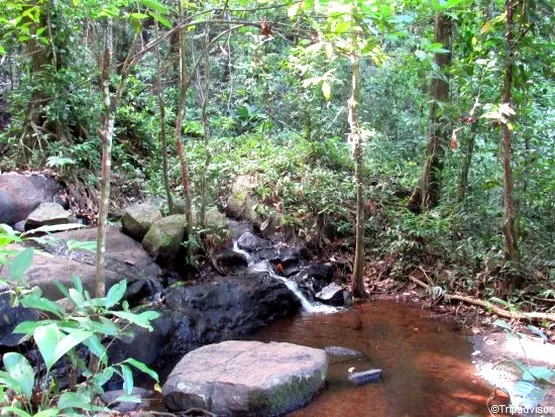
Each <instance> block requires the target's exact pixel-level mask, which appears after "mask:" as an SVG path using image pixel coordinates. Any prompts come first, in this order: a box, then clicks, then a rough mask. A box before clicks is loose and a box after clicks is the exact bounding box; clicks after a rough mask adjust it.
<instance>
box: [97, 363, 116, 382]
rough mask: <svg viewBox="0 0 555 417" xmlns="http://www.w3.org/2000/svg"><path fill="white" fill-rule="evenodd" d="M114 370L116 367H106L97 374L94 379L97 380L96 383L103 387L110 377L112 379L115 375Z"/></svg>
mask: <svg viewBox="0 0 555 417" xmlns="http://www.w3.org/2000/svg"><path fill="white" fill-rule="evenodd" d="M114 372H115V371H114V368H113V367H112V366H110V367H108V368H105V369H104V370H103V371H102V372H100V373H98V374H96V375H95V376H94V377H93V379H94V380H95V382H96V384H97V385H98V386H100V387H101V386H102V385H104V384H106V383H107V382H108V381H109V380H110V379H112V376H114Z"/></svg>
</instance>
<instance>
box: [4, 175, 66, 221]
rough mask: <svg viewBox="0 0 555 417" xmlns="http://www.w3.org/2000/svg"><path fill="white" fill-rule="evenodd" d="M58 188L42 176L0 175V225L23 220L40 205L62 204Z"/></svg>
mask: <svg viewBox="0 0 555 417" xmlns="http://www.w3.org/2000/svg"><path fill="white" fill-rule="evenodd" d="M59 193H60V186H59V185H58V183H57V182H56V181H55V180H54V179H52V178H49V177H45V176H43V175H22V174H17V173H5V174H0V224H1V223H6V224H9V225H13V224H15V223H17V222H19V221H21V220H25V219H26V218H27V216H28V215H29V214H31V212H32V211H33V210H35V209H36V208H37V207H38V206H39V205H40V204H41V203H47V202H50V203H62V200H61V198H60V197H59Z"/></svg>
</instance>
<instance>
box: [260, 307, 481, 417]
mask: <svg viewBox="0 0 555 417" xmlns="http://www.w3.org/2000/svg"><path fill="white" fill-rule="evenodd" d="M430 314H431V313H430V312H428V311H426V310H422V309H420V308H418V307H416V306H410V305H404V304H397V303H395V302H393V301H378V302H371V303H368V304H363V305H358V306H356V307H354V308H353V309H352V310H350V311H345V312H341V313H337V314H331V315H329V314H328V315H325V314H313V315H306V314H304V315H298V316H296V317H294V318H291V319H285V320H280V321H277V322H275V323H273V324H271V325H269V326H268V327H266V328H265V329H263V330H261V331H260V332H259V333H257V334H255V335H254V336H252V337H251V338H250V339H252V340H260V341H272V340H274V341H280V342H291V343H298V344H301V345H307V346H312V347H318V348H324V347H326V346H343V347H347V348H351V349H356V350H359V351H361V352H363V353H364V354H365V355H366V356H367V358H363V359H350V360H349V359H347V360H346V359H345V358H337V357H335V358H334V357H332V358H331V361H330V374H329V378H328V385H327V386H326V388H325V389H324V391H323V392H322V393H320V394H319V395H318V396H317V397H316V398H315V399H314V400H313V401H312V402H311V403H310V404H309V405H308V406H306V407H305V408H303V409H301V410H298V411H296V412H295V413H293V414H291V416H292V417H344V416H345V417H347V416H348V417H457V416H461V415H464V414H467V415H468V414H469V415H476V416H480V417H482V416H484V417H485V416H489V415H490V414H489V413H488V411H487V407H486V402H487V398H488V396H489V395H490V393H491V388H489V387H488V386H487V385H485V383H483V382H482V381H480V380H479V379H478V378H477V377H476V375H475V371H474V367H473V365H472V363H471V361H470V353H471V352H472V347H471V345H470V343H469V342H468V341H467V340H466V337H465V336H464V335H462V334H461V333H459V332H457V331H456V330H455V328H454V326H453V325H452V324H446V323H442V322H438V321H435V320H433V319H431V318H429V316H430ZM352 367H355V370H356V371H362V370H366V369H368V368H372V367H374V368H381V369H383V380H382V381H381V382H379V383H375V384H369V385H366V386H362V387H354V386H353V385H351V384H350V383H349V382H348V381H347V372H348V369H349V368H352Z"/></svg>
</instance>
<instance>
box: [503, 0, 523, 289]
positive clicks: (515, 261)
mask: <svg viewBox="0 0 555 417" xmlns="http://www.w3.org/2000/svg"><path fill="white" fill-rule="evenodd" d="M515 9H516V3H514V0H506V1H505V12H506V16H507V32H506V35H505V40H506V42H507V63H506V65H505V76H504V82H503V104H506V105H511V100H512V96H511V88H512V84H513V63H514V57H515V52H516V51H515V49H516V45H515V43H514V39H513V25H514V13H515ZM501 129H502V131H503V186H504V193H503V207H504V216H503V236H504V238H505V251H506V257H507V260H509V261H510V263H511V264H512V265H511V266H512V268H514V270H515V272H514V273H513V274H511V283H510V286H511V289H515V288H518V287H519V286H520V285H521V283H522V275H521V273H520V251H519V248H518V232H517V229H516V210H515V203H514V198H513V179H512V168H511V129H510V127H509V125H508V123H503V124H502V125H501Z"/></svg>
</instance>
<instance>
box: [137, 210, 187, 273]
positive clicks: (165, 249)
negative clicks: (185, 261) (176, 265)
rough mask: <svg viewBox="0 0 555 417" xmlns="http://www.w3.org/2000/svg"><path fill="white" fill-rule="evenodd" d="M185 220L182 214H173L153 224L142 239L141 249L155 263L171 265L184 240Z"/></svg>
mask: <svg viewBox="0 0 555 417" xmlns="http://www.w3.org/2000/svg"><path fill="white" fill-rule="evenodd" d="M186 225H187V220H186V218H185V216H184V215H182V214H173V215H171V216H168V217H163V218H161V219H160V220H157V221H156V222H154V224H153V225H152V227H151V228H150V230H149V231H148V233H147V234H146V235H145V237H144V239H143V247H144V248H145V250H146V251H147V252H148V253H149V254H150V256H152V257H153V258H154V259H155V260H156V261H157V262H159V263H160V264H163V265H169V264H171V263H172V262H173V261H174V260H175V257H176V255H177V253H178V252H179V250H180V249H181V247H182V246H181V243H182V242H183V241H184V239H185V227H186Z"/></svg>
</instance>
